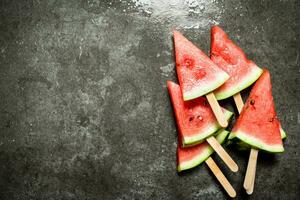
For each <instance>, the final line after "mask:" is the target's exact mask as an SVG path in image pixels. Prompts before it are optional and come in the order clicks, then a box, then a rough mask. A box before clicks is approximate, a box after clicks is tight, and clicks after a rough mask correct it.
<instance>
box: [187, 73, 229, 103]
mask: <svg viewBox="0 0 300 200" xmlns="http://www.w3.org/2000/svg"><path fill="white" fill-rule="evenodd" d="M228 79H229V75H228V74H227V73H225V72H222V73H220V74H219V75H218V77H217V80H218V81H216V82H215V83H214V84H211V83H208V84H207V86H203V85H201V86H197V87H195V88H193V89H192V90H191V91H189V92H184V93H183V100H184V101H187V100H191V99H195V98H197V97H201V96H203V95H205V94H208V93H209V92H211V91H213V90H215V89H216V88H218V87H220V86H221V85H223V84H224V83H225V81H227V80H228Z"/></svg>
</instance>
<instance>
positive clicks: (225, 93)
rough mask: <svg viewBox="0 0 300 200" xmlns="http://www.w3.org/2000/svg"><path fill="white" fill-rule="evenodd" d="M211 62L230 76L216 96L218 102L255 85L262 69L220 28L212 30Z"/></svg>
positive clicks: (216, 92)
mask: <svg viewBox="0 0 300 200" xmlns="http://www.w3.org/2000/svg"><path fill="white" fill-rule="evenodd" d="M210 56H211V57H210V58H211V60H212V61H213V62H214V63H215V64H216V65H218V67H220V68H221V69H223V70H224V71H225V72H227V73H228V74H229V75H230V78H229V79H228V80H227V81H226V82H225V83H224V84H223V85H222V86H221V87H219V88H218V89H217V90H215V91H214V94H215V96H216V98H217V99H218V100H221V99H226V98H228V97H230V96H233V95H234V94H236V93H238V92H240V91H242V90H243V89H245V88H247V87H248V86H250V85H251V84H252V83H254V82H255V81H256V80H257V79H258V78H259V76H260V75H261V74H262V69H261V68H259V67H258V66H257V65H256V64H255V63H254V62H252V61H251V60H248V59H247V57H246V55H245V54H244V52H243V50H242V49H240V48H239V47H238V46H237V45H235V44H234V43H233V42H232V41H231V40H230V39H229V38H228V36H227V35H226V33H225V32H224V31H223V30H222V29H221V28H220V27H218V26H214V27H213V28H212V29H211V55H210Z"/></svg>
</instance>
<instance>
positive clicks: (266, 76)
mask: <svg viewBox="0 0 300 200" xmlns="http://www.w3.org/2000/svg"><path fill="white" fill-rule="evenodd" d="M232 134H233V135H234V136H236V137H237V138H239V139H240V140H242V141H243V142H245V143H247V144H249V145H251V146H254V147H257V148H259V149H262V150H266V151H269V152H283V151H284V149H283V145H282V139H281V133H280V124H279V120H278V119H277V117H276V111H275V106H274V102H273V96H272V85H271V78H270V73H269V71H267V70H264V72H263V74H262V75H261V77H260V78H259V79H258V81H257V82H256V83H255V85H254V87H253V88H252V90H251V92H250V95H249V97H248V99H247V101H246V104H245V106H244V107H243V110H242V112H241V114H240V116H239V118H238V119H237V122H236V124H235V126H234V127H233V129H232Z"/></svg>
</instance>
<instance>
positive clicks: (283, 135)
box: [236, 127, 286, 151]
mask: <svg viewBox="0 0 300 200" xmlns="http://www.w3.org/2000/svg"><path fill="white" fill-rule="evenodd" d="M280 135H281V139H283V140H284V139H285V138H286V132H285V131H284V130H283V129H282V128H281V127H280ZM236 144H237V145H238V150H240V151H244V150H249V149H251V146H250V145H249V144H246V143H245V142H242V141H241V140H239V141H237V142H236Z"/></svg>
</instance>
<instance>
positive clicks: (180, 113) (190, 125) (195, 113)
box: [167, 81, 233, 146]
mask: <svg viewBox="0 0 300 200" xmlns="http://www.w3.org/2000/svg"><path fill="white" fill-rule="evenodd" d="M167 85H168V90H169V93H170V96H171V100H172V104H173V108H174V112H175V116H176V121H177V126H178V130H179V134H180V135H181V136H182V137H181V138H182V146H192V145H195V144H198V143H200V142H202V141H203V140H204V139H205V138H207V137H209V136H211V135H212V134H213V133H214V132H216V131H217V130H218V129H219V128H220V125H219V124H218V122H217V120H216V118H215V115H214V113H213V111H212V109H211V107H210V106H209V104H208V102H207V100H206V98H205V97H200V98H197V99H193V100H191V101H183V98H182V93H181V90H180V87H179V85H178V84H176V83H174V82H172V81H168V82H167ZM223 112H224V114H225V117H226V119H227V120H229V119H230V118H231V116H232V114H233V113H232V112H230V111H228V110H226V109H224V108H223Z"/></svg>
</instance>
